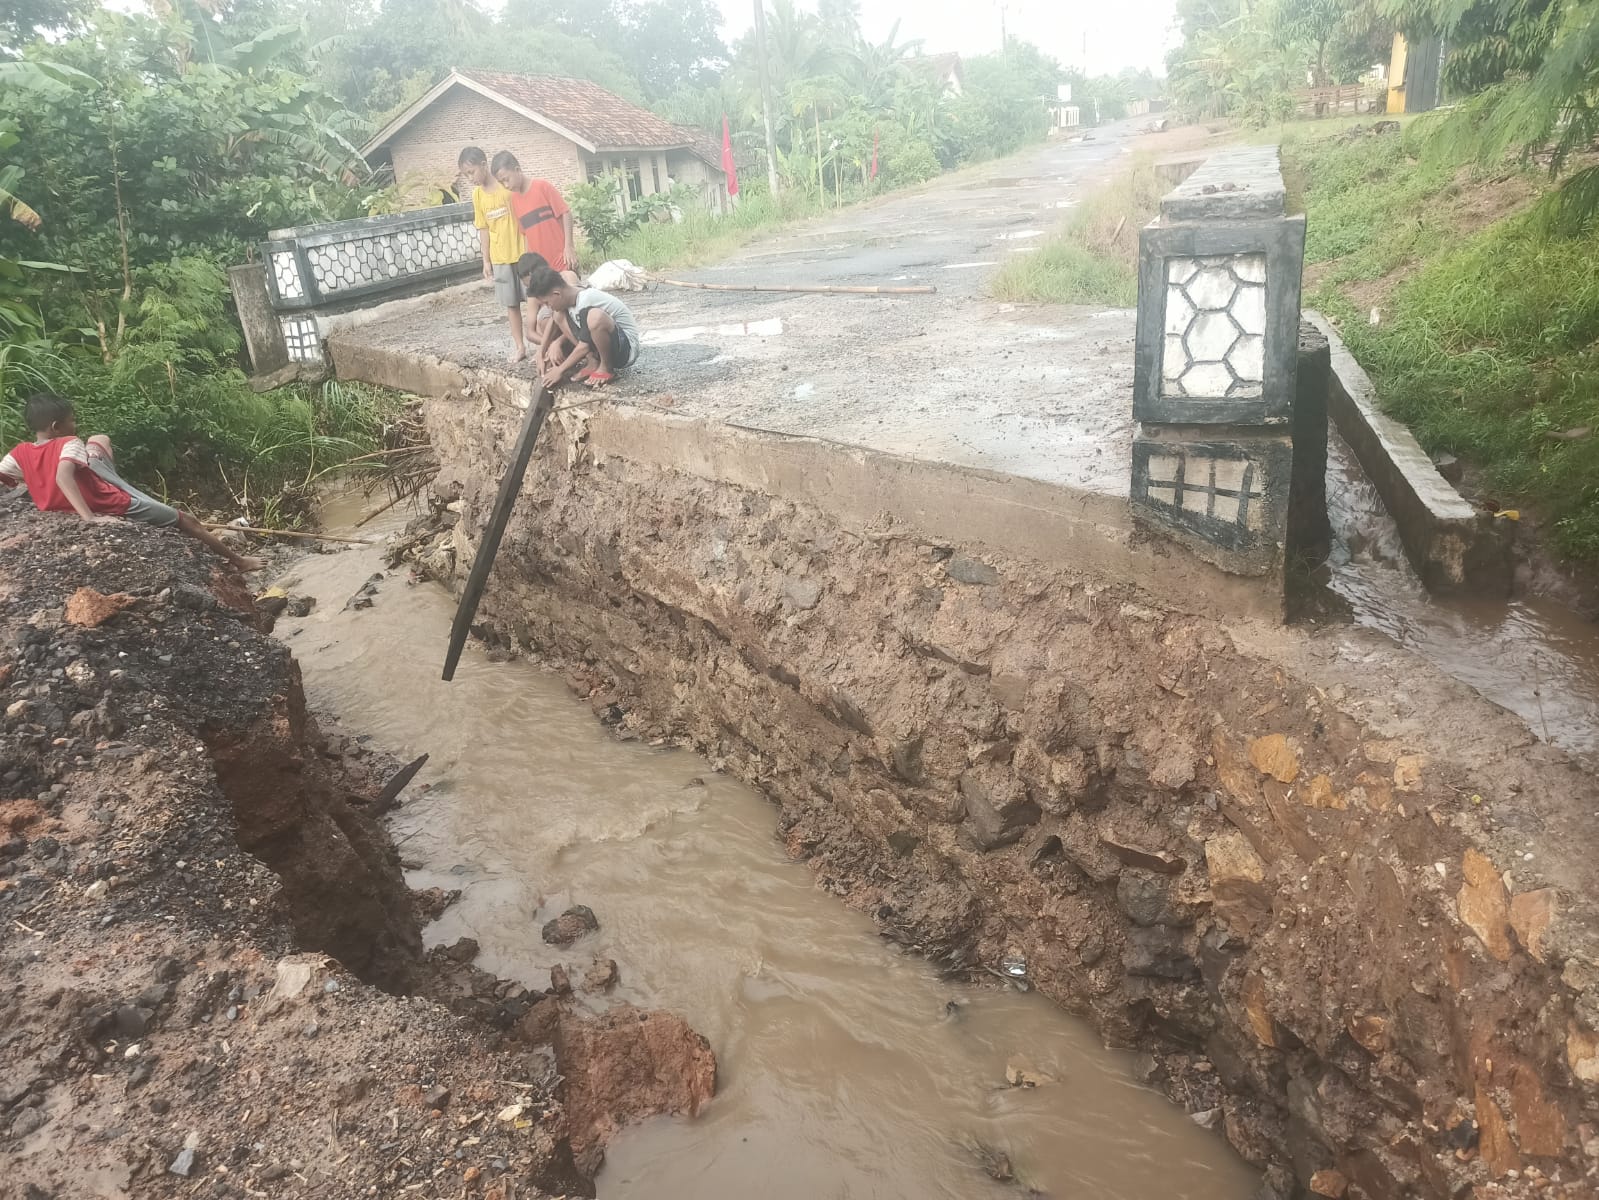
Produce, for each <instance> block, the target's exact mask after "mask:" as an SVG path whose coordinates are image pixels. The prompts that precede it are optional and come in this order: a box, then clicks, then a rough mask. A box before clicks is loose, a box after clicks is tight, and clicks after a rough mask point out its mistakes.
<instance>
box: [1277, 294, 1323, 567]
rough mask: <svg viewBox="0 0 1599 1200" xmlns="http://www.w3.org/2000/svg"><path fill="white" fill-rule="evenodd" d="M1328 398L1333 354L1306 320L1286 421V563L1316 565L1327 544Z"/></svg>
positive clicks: (1300, 331)
mask: <svg viewBox="0 0 1599 1200" xmlns="http://www.w3.org/2000/svg"><path fill="white" fill-rule="evenodd" d="M1331 394H1332V354H1331V351H1330V348H1329V346H1328V344H1327V337H1326V335H1325V334H1323V333H1322V332H1321V331H1320V330H1319V329H1317V328H1316V327H1315V326H1314V325H1312V324H1310V322H1308V321H1301V322H1300V325H1299V366H1298V370H1297V372H1296V375H1295V379H1294V410H1293V418H1292V420H1291V421H1290V422H1289V431H1290V432H1289V436H1290V437H1291V438H1292V439H1293V443H1294V459H1293V472H1292V476H1291V478H1290V479H1289V485H1288V547H1287V552H1288V558H1289V561H1290V562H1292V561H1299V562H1303V563H1312V564H1314V563H1319V562H1321V561H1322V560H1323V559H1324V558H1326V557H1327V549H1328V545H1329V543H1330V542H1331V540H1332V526H1331V524H1330V523H1329V521H1328V520H1327V405H1328V403H1329V397H1330V396H1331Z"/></svg>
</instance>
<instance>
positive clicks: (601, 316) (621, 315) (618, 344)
mask: <svg viewBox="0 0 1599 1200" xmlns="http://www.w3.org/2000/svg"><path fill="white" fill-rule="evenodd" d="M527 290H528V295H529V296H532V297H534V298H535V299H537V300H538V301H539V303H541V304H543V305H545V306H546V307H547V308H549V310H550V312H551V313H552V314H553V315H554V319H553V320H551V321H550V322H549V323H548V324H547V325H546V326H545V327H544V332H543V336H542V338H541V340H540V343H539V355H538V359H537V361H538V362H539V363H541V364H546V369H545V372H544V386H545V387H554V386H555V385H556V384H557V383H560V382H561V381H562V380H563V379H565V378H567V377H568V376H569V375H571V374H572V372H573V371H577V372H578V373H577V375H576V376H575V378H577V379H578V380H580V381H582V382H584V383H587V384H588V386H589V387H595V388H599V387H604V386H605V385H606V384H608V383H610V382H611V381H612V380H613V379H615V378H616V372H617V371H619V370H621V369H622V368H623V367H631V366H632V365H633V364H634V363H635V362H637V361H638V352H639V343H640V334H639V327H638V319H637V318H636V317H634V316H633V311H632V310H631V309H630V308H628V306H627V305H625V304H623V303H622V302H621V301H620V300H618V299H617V298H616V297H615V296H612V295H611V294H610V293H608V292H602V291H600V290H599V289H598V288H579V287H578V286H577V285H576V284H573V283H570V282H568V281H567V280H566V279H563V278H562V277H561V276H560V275H558V274H557V273H556V272H555V271H553V270H551V269H550V268H548V267H545V268H543V269H541V270H536V271H534V272H533V273H532V275H531V276H530V277H529V279H528V288H527ZM552 346H553V347H554V348H555V353H554V354H553V355H552V354H551V353H550V350H551V347H552ZM579 367H581V368H582V369H581V370H578V368H579Z"/></svg>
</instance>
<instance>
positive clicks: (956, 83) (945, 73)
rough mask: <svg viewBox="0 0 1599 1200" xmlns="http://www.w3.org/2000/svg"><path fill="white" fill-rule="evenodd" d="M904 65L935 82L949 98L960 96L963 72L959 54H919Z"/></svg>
mask: <svg viewBox="0 0 1599 1200" xmlns="http://www.w3.org/2000/svg"><path fill="white" fill-rule="evenodd" d="M905 64H906V65H907V66H908V67H910V69H911V70H913V71H920V72H921V73H922V74H924V75H926V76H928V77H929V78H931V79H933V80H935V81H937V83H938V86H939V87H940V88H942V89H943V90H944V92H945V93H947V94H948V95H951V96H959V95H960V94H961V85H962V83H963V82H964V81H965V72H964V71H963V70H962V69H961V56H960V55H959V54H921V55H917V56H915V57H913V58H907V59H906V60H905Z"/></svg>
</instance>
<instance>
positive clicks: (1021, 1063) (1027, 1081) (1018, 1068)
mask: <svg viewBox="0 0 1599 1200" xmlns="http://www.w3.org/2000/svg"><path fill="white" fill-rule="evenodd" d="M1005 1082H1006V1083H1008V1084H1010V1086H1011V1087H1014V1088H1035V1087H1042V1086H1043V1085H1044V1084H1046V1083H1054V1082H1055V1077H1054V1076H1053V1075H1046V1074H1044V1072H1042V1071H1040V1070H1039V1069H1038V1068H1037V1067H1035V1066H1033V1064H1032V1063H1030V1062H1028V1061H1027V1060H1026V1059H1025V1058H1022V1057H1021V1056H1020V1055H1017V1056H1014V1057H1012V1058H1011V1060H1010V1061H1009V1062H1007V1063H1006V1064H1005Z"/></svg>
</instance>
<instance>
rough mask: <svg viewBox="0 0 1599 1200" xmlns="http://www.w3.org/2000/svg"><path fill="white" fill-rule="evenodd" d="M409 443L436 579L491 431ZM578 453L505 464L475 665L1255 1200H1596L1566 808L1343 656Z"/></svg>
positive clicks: (1572, 801) (1576, 836)
mask: <svg viewBox="0 0 1599 1200" xmlns="http://www.w3.org/2000/svg"><path fill="white" fill-rule="evenodd" d="M426 412H427V417H428V422H429V425H430V429H431V431H432V434H433V442H434V445H435V447H436V449H438V451H439V452H440V457H441V462H442V472H441V475H440V481H439V486H440V488H441V491H442V493H443V494H445V495H450V496H454V497H458V498H459V505H458V507H459V509H460V515H461V519H460V521H459V523H457V524H455V525H454V526H453V527H448V526H443V527H441V526H437V525H435V526H434V527H433V528H432V530H431V531H430V530H429V529H427V528H425V527H419V528H418V529H417V530H415V531H414V534H413V538H414V542H413V547H412V549H411V550H410V551H409V553H410V554H412V555H413V556H414V557H415V558H416V559H417V560H418V561H420V562H428V563H432V564H433V566H434V568H438V567H441V566H443V565H444V564H445V563H446V561H448V562H455V561H456V560H457V559H458V560H459V562H461V563H468V562H470V561H471V553H472V549H473V544H474V539H475V538H476V536H477V533H478V530H479V529H481V527H482V523H483V521H484V519H485V516H486V513H487V511H488V508H489V506H490V504H491V503H492V499H493V495H492V486H493V481H494V480H495V479H496V478H497V474H498V473H497V471H496V470H494V469H492V467H493V464H495V463H498V462H499V461H501V460H502V459H503V456H504V453H505V450H506V447H507V446H508V444H509V441H510V439H511V437H512V436H513V433H514V428H515V424H516V420H517V419H518V414H517V413H516V412H515V411H514V410H512V409H509V408H507V409H506V410H505V411H503V412H502V411H501V410H500V409H499V408H496V409H494V410H493V411H491V412H490V413H489V414H488V417H487V420H486V421H485V420H483V419H481V418H482V416H483V410H482V408H481V407H474V408H473V409H472V416H471V418H470V420H468V419H467V418H466V416H465V414H464V410H463V409H462V408H461V407H460V406H459V405H458V404H456V403H454V402H452V401H448V400H439V401H429V402H427V404H426ZM584 420H585V417H584V416H583V415H582V414H575V415H574V414H558V415H557V417H556V418H555V419H553V420H552V422H551V432H550V433H549V434H548V435H547V439H546V441H545V443H544V444H543V446H542V447H541V449H540V451H539V453H538V454H537V455H536V456H535V460H534V464H533V467H532V469H531V471H530V474H529V478H528V482H527V484H526V486H525V489H524V495H525V498H526V500H525V502H524V503H523V504H522V505H521V506H519V508H518V510H517V512H516V514H515V515H514V516H513V520H512V523H511V526H510V528H509V530H508V531H507V535H506V540H505V542H504V544H503V545H502V548H501V551H500V561H499V563H498V564H497V566H496V570H495V572H494V576H493V580H492V581H491V586H490V589H489V592H488V594H487V596H486V597H485V603H484V608H483V610H482V612H481V613H480V619H482V621H483V623H484V626H485V627H486V631H487V632H488V633H489V635H490V636H491V637H492V638H493V639H494V640H495V642H496V644H501V645H511V646H517V647H524V648H528V649H530V650H532V651H534V652H537V653H539V654H540V655H541V656H542V657H543V658H544V659H545V660H546V661H547V662H549V663H550V664H551V665H553V666H555V667H557V668H558V669H561V670H562V671H563V672H564V673H565V674H566V676H567V678H568V679H570V680H572V682H573V684H574V686H575V687H576V688H577V689H578V690H579V692H580V694H582V695H584V696H585V698H587V699H589V701H590V702H591V704H593V705H594V707H595V709H596V712H597V713H599V714H600V716H601V719H602V720H603V721H605V722H606V723H607V724H609V725H612V726H613V727H615V728H617V730H618V732H619V733H620V734H623V735H625V736H631V737H643V738H647V739H664V740H668V741H676V742H679V743H683V744H689V745H692V746H694V747H696V748H698V749H699V750H701V751H702V752H703V753H705V754H706V755H707V756H708V757H709V758H710V759H711V760H712V762H713V763H714V764H715V765H717V766H718V767H720V768H722V769H725V770H727V771H729V772H731V773H733V774H735V775H737V776H739V777H741V778H743V779H745V780H746V781H748V782H750V783H752V784H755V785H756V786H758V787H760V788H761V789H762V790H763V791H764V792H765V793H766V794H767V795H768V796H769V797H770V798H771V799H772V800H773V801H774V802H775V803H776V804H777V805H778V807H779V815H778V829H779V833H780V836H781V837H782V838H783V840H784V842H785V844H786V845H787V847H788V848H789V850H790V851H791V852H792V853H793V854H794V855H796V856H798V857H803V858H807V859H809V860H810V861H811V863H812V865H813V867H814V869H815V870H816V872H817V874H818V875H819V877H820V878H821V881H822V883H823V885H824V886H826V887H827V888H828V889H829V890H832V891H834V892H836V893H838V894H841V895H844V896H846V897H847V898H848V899H849V901H850V902H851V903H853V904H856V905H858V906H859V907H860V908H861V909H863V910H864V911H867V912H870V913H871V914H872V915H873V916H874V917H875V918H876V919H877V920H878V921H879V922H880V924H881V926H882V928H883V930H884V932H885V934H886V935H887V936H890V937H893V938H894V939H895V940H896V941H899V942H901V943H902V944H904V945H907V946H910V947H913V948H916V949H919V950H921V951H922V952H924V953H926V954H928V955H929V956H930V957H931V958H933V959H934V960H935V961H937V962H938V963H939V964H940V965H941V966H944V967H946V968H948V969H950V970H971V969H974V968H976V967H978V966H983V967H987V968H989V969H991V970H997V969H998V967H999V963H1000V962H1001V960H1002V959H1003V958H1005V957H1006V956H1007V955H1009V954H1011V953H1012V951H1013V949H1014V950H1015V951H1017V952H1019V954H1020V956H1021V957H1022V958H1024V959H1025V962H1026V964H1027V965H1026V972H1027V978H1028V980H1029V981H1030V982H1031V983H1033V984H1034V985H1036V986H1037V987H1038V988H1039V989H1040V990H1041V991H1043V992H1044V993H1045V994H1047V995H1049V996H1051V997H1053V998H1055V999H1057V1000H1059V1001H1061V1002H1063V1003H1064V1004H1066V1005H1068V1006H1069V1007H1071V1008H1072V1009H1074V1010H1076V1011H1083V1012H1086V1013H1088V1014H1089V1015H1090V1016H1091V1017H1092V1018H1093V1019H1094V1020H1095V1021H1096V1023H1097V1024H1098V1025H1099V1027H1100V1028H1101V1029H1102V1030H1103V1031H1104V1032H1105V1033H1106V1034H1107V1036H1109V1037H1110V1038H1112V1039H1114V1040H1115V1041H1118V1042H1121V1043H1125V1044H1138V1045H1140V1046H1141V1047H1142V1048H1144V1049H1146V1050H1148V1051H1149V1052H1150V1053H1151V1056H1152V1061H1153V1063H1154V1064H1155V1069H1153V1070H1151V1071H1150V1073H1149V1077H1150V1078H1151V1079H1152V1080H1153V1081H1155V1082H1157V1083H1158V1084H1159V1085H1160V1086H1161V1087H1163V1088H1164V1090H1165V1091H1166V1092H1167V1093H1168V1094H1169V1095H1171V1096H1172V1097H1173V1098H1174V1099H1175V1100H1176V1101H1177V1102H1179V1103H1181V1104H1182V1105H1184V1107H1185V1108H1187V1109H1188V1111H1189V1112H1191V1113H1200V1114H1206V1120H1207V1121H1208V1122H1210V1123H1212V1124H1214V1125H1215V1127H1216V1128H1217V1129H1218V1131H1219V1132H1220V1133H1221V1134H1222V1135H1223V1136H1225V1137H1227V1139H1228V1140H1229V1141H1230V1142H1231V1143H1232V1144H1233V1145H1234V1146H1235V1147H1237V1148H1238V1150H1239V1151H1240V1153H1242V1154H1243V1155H1244V1156H1245V1157H1246V1158H1247V1159H1248V1160H1249V1161H1251V1162H1253V1163H1256V1164H1258V1165H1259V1166H1261V1167H1262V1168H1263V1175H1264V1178H1265V1180H1266V1186H1267V1188H1268V1189H1269V1190H1270V1192H1271V1194H1278V1195H1284V1196H1287V1195H1296V1194H1303V1193H1304V1190H1305V1189H1306V1188H1308V1187H1309V1186H1310V1184H1311V1181H1312V1180H1313V1179H1319V1180H1320V1184H1321V1186H1322V1187H1336V1186H1338V1183H1339V1180H1340V1179H1342V1180H1343V1181H1345V1183H1346V1185H1347V1186H1346V1194H1347V1195H1348V1196H1350V1197H1354V1198H1355V1200H1361V1198H1366V1200H1374V1198H1377V1197H1388V1196H1400V1195H1414V1196H1422V1197H1429V1198H1434V1197H1436V1198H1443V1197H1450V1198H1451V1200H1452V1198H1453V1197H1456V1196H1458V1195H1461V1194H1471V1195H1473V1197H1474V1200H1498V1198H1500V1197H1509V1196H1515V1197H1522V1196H1533V1195H1539V1196H1562V1197H1570V1198H1571V1200H1575V1198H1576V1197H1578V1196H1590V1195H1595V1194H1599V1137H1596V1135H1595V1130H1599V940H1596V938H1595V930H1596V929H1599V918H1596V914H1595V911H1594V906H1593V898H1594V896H1596V895H1599V880H1596V877H1595V875H1594V871H1593V868H1592V861H1594V860H1593V859H1592V856H1584V855H1582V854H1580V853H1576V854H1573V853H1572V852H1571V847H1572V846H1573V845H1576V846H1580V845H1582V844H1583V839H1585V838H1586V839H1587V840H1588V841H1590V842H1591V840H1592V836H1593V835H1592V829H1591V825H1592V821H1591V817H1590V814H1591V813H1592V812H1594V811H1599V787H1596V785H1595V783H1594V781H1593V778H1592V774H1591V772H1588V771H1584V770H1581V769H1579V766H1578V764H1574V763H1572V762H1571V761H1570V760H1568V759H1567V758H1566V757H1565V756H1563V755H1561V754H1559V753H1558V752H1556V751H1553V750H1550V749H1548V748H1545V747H1536V746H1531V745H1530V739H1529V738H1528V737H1527V735H1526V731H1525V728H1524V727H1521V726H1519V725H1517V724H1516V723H1515V722H1513V721H1512V720H1511V719H1510V718H1508V717H1506V716H1505V715H1504V714H1502V713H1498V712H1496V711H1495V710H1492V709H1491V708H1490V707H1489V706H1487V705H1485V704H1483V703H1481V702H1480V701H1479V700H1477V699H1476V698H1474V697H1472V696H1471V695H1470V694H1469V693H1468V692H1467V691H1466V690H1465V689H1463V688H1461V687H1459V686H1458V685H1455V684H1453V683H1452V682H1450V681H1445V680H1441V679H1440V678H1438V677H1437V676H1436V675H1435V674H1432V673H1431V672H1430V671H1429V670H1428V669H1427V668H1426V667H1425V666H1424V665H1423V664H1421V663H1420V662H1419V661H1417V660H1415V659H1414V658H1412V657H1409V656H1406V655H1404V654H1403V653H1402V652H1400V651H1397V650H1395V649H1394V648H1393V647H1392V646H1391V645H1389V644H1388V643H1385V642H1383V641H1381V640H1380V639H1377V638H1375V637H1371V636H1368V635H1359V634H1351V633H1343V632H1340V633H1337V634H1330V635H1319V636H1312V635H1309V634H1304V633H1299V632H1291V633H1286V634H1285V633H1283V632H1281V631H1277V630H1265V629H1261V628H1256V627H1247V626H1240V627H1234V628H1227V627H1223V626H1222V625H1220V624H1218V623H1216V622H1214V621H1211V620H1207V619H1204V618H1202V617H1198V616H1193V615H1188V614H1182V613H1175V612H1163V611H1160V610H1157V609H1154V608H1151V607H1150V606H1149V604H1148V602H1147V599H1146V598H1145V597H1143V596H1141V595H1140V594H1138V593H1137V592H1135V591H1134V590H1132V589H1131V588H1128V587H1125V586H1120V585H1111V584H1107V583H1106V582H1105V581H1103V580H1099V579H1094V578H1089V577H1085V576H1082V575H1078V574H1076V573H1074V572H1072V571H1067V570H1059V569H1055V568H1046V567H1043V566H1040V565H1039V564H1037V563H1030V562H1026V561H1019V560H1010V559H1002V558H1000V557H999V556H995V555H992V554H988V553H985V552H982V551H981V550H980V549H974V548H971V547H962V548H960V549H959V551H958V552H957V551H953V550H952V548H950V547H944V546H932V545H929V544H927V543H925V542H924V541H921V540H919V539H917V538H916V537H914V536H908V535H906V534H905V532H904V531H903V530H900V529H897V528H893V527H888V526H883V527H871V528H850V529H846V528H841V527H840V526H839V525H837V524H836V523H834V522H832V521H831V520H830V519H828V518H827V517H825V516H824V515H822V514H820V513H819V512H817V511H816V510H814V509H811V508H807V507H805V506H801V505H794V504H789V503H783V502H776V501H773V500H772V499H770V498H769V497H767V496H764V495H762V494H759V493H758V492H755V491H752V490H746V489H740V488H737V487H732V486H728V485H724V484H719V483H716V482H712V481H708V480H706V479H703V478H699V477H695V476H691V475H688V474H680V473H675V472H671V471H665V470H657V469H653V468H647V467H642V466H640V465H638V464H637V463H635V462H631V461H628V460H625V459H620V458H614V457H613V458H608V459H606V460H605V461H603V462H599V461H595V459H594V457H593V455H592V452H591V451H590V450H589V449H588V448H587V446H586V443H585V441H584V437H583V424H584ZM446 546H447V547H448V552H447V553H446V552H445V550H444V549H443V548H444V547H446ZM797 581H803V584H804V586H803V587H800V586H797ZM1474 855H1475V856H1478V857H1480V859H1481V862H1479V861H1478V857H1473V856H1474ZM1526 855H1532V857H1531V858H1528V857H1524V856H1526ZM1540 892H1547V895H1545V896H1542V897H1538V896H1537V895H1536V894H1537V893H1540ZM1546 901H1547V903H1546ZM1466 1120H1470V1121H1472V1122H1474V1124H1473V1128H1475V1129H1477V1130H1480V1134H1479V1135H1478V1136H1477V1137H1476V1139H1475V1140H1474V1141H1471V1142H1469V1143H1468V1144H1461V1143H1460V1142H1459V1141H1458V1140H1457V1139H1455V1138H1454V1136H1453V1135H1452V1134H1451V1133H1450V1131H1451V1130H1454V1129H1457V1128H1459V1127H1460V1126H1461V1124H1462V1122H1464V1121H1466Z"/></svg>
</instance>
